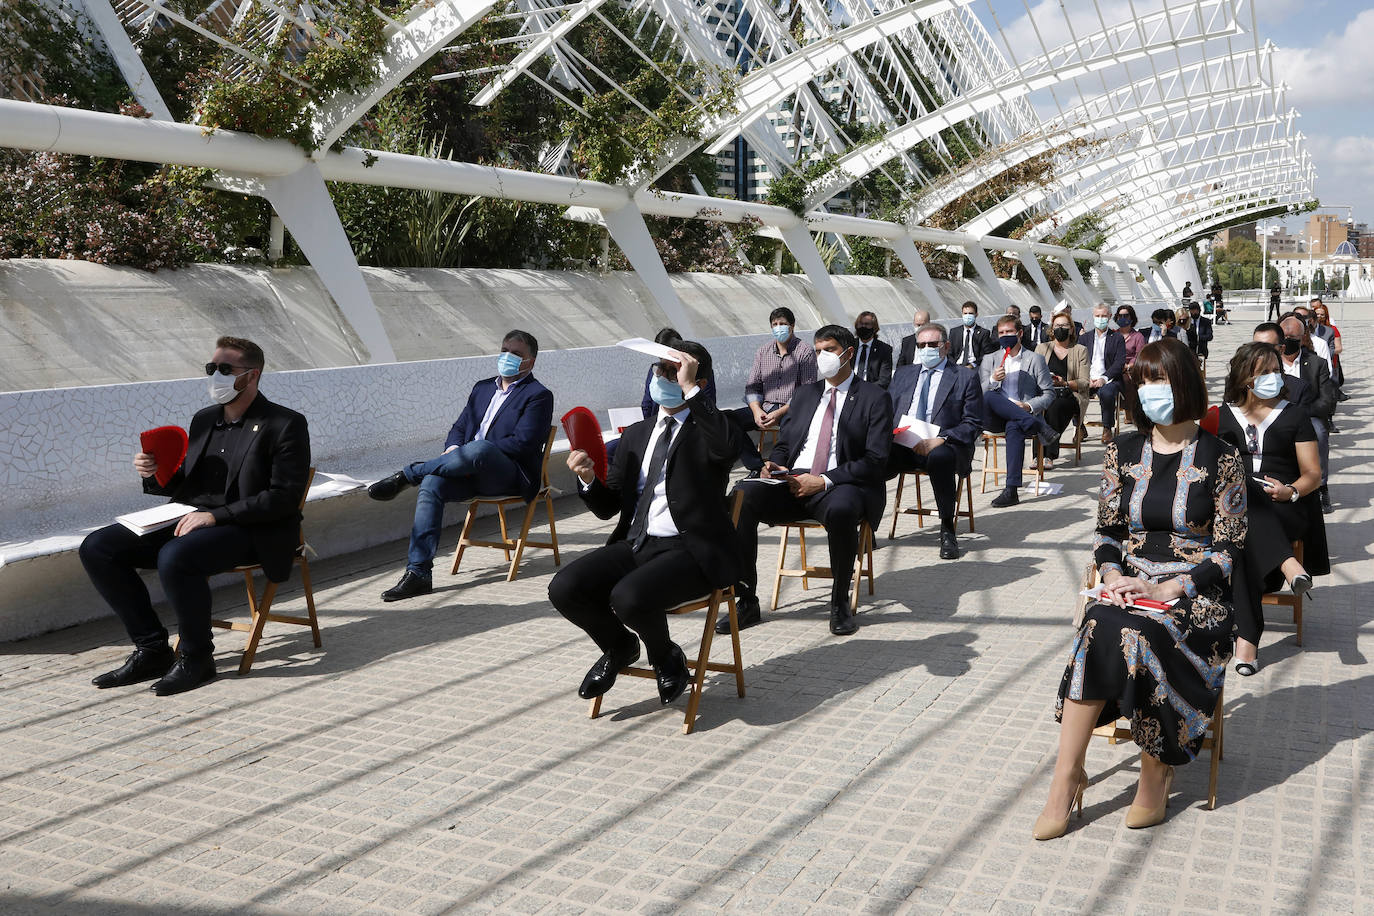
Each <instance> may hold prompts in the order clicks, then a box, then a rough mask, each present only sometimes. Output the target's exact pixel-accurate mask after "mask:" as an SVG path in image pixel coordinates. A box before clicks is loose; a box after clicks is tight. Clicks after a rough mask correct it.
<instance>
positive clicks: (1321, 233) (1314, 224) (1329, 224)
mask: <svg viewBox="0 0 1374 916" xmlns="http://www.w3.org/2000/svg"><path fill="white" fill-rule="evenodd" d="M1348 228H1349V227H1348V225H1347V223H1346V222H1345V221H1344V220H1342V219H1341V218H1340V217H1338V216H1336V215H1335V214H1333V213H1313V214H1312V215H1311V216H1309V217H1308V218H1307V231H1306V233H1305V235H1306V236H1307V238H1309V239H1311V240H1312V242H1311V245H1312V250H1311V251H1310V252H1309V254H1311V255H1312V256H1313V257H1318V258H1320V257H1325V256H1326V255H1328V254H1330V253H1331V252H1333V251H1335V250H1336V249H1337V248H1338V247H1339V246H1340V244H1341V242H1344V241H1346V240H1347V236H1348Z"/></svg>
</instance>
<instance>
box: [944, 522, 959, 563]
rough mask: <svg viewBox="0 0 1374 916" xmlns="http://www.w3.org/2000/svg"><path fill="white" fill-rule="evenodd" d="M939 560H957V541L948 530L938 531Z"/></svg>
mask: <svg viewBox="0 0 1374 916" xmlns="http://www.w3.org/2000/svg"><path fill="white" fill-rule="evenodd" d="M940 559H942V560H957V559H959V539H958V538H956V537H955V536H954V532H953V531H950V530H949V529H948V528H941V529H940Z"/></svg>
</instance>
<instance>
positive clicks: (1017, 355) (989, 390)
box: [978, 315, 1059, 509]
mask: <svg viewBox="0 0 1374 916" xmlns="http://www.w3.org/2000/svg"><path fill="white" fill-rule="evenodd" d="M996 342H997V350H995V351H994V352H992V353H989V354H988V355H987V356H984V357H983V361H982V362H981V363H980V364H979V366H978V377H979V379H980V381H981V382H982V385H983V428H984V429H987V430H990V431H993V432H999V431H1000V432H1005V434H1006V437H1007V485H1006V489H1004V490H1003V491H1002V492H1001V494H1000V495H999V496H998V497H997V498H996V499H994V500H993V501H992V505H993V507H994V508H997V509H1001V508H1003V507H1005V506H1014V505H1016V504H1017V503H1019V502H1020V501H1021V499H1020V497H1019V496H1018V495H1017V491H1018V490H1020V489H1021V465H1022V464H1023V463H1024V461H1025V455H1026V439H1028V438H1030V437H1031V436H1037V437H1039V439H1040V441H1042V442H1044V443H1046V444H1049V443H1052V442H1054V441H1055V440H1056V439H1058V438H1059V434H1058V433H1056V432H1055V431H1054V428H1053V427H1052V426H1050V425H1049V424H1048V423H1046V422H1045V421H1044V419H1043V418H1041V416H1040V414H1042V413H1044V412H1045V408H1046V407H1048V406H1050V403H1051V402H1052V401H1053V400H1054V382H1053V380H1052V379H1051V378H1050V367H1049V364H1048V363H1046V362H1045V357H1043V356H1041V355H1040V354H1038V353H1032V352H1031V351H1029V350H1027V349H1025V348H1023V347H1022V346H1021V320H1020V319H1019V318H1016V317H1015V316H1012V315H1003V316H1002V317H1001V318H999V319H997V341H996Z"/></svg>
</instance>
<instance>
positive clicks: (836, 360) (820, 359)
mask: <svg viewBox="0 0 1374 916" xmlns="http://www.w3.org/2000/svg"><path fill="white" fill-rule="evenodd" d="M844 363H845V361H844V360H843V359H841V358H840V354H838V353H831V352H830V351H829V350H821V351H820V352H818V353H817V354H816V374H817V375H819V376H820V377H821V378H823V379H832V378H834V377H835V374H836V373H837V372H839V371H840V367H842V366H843V365H844Z"/></svg>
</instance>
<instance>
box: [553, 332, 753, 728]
mask: <svg viewBox="0 0 1374 916" xmlns="http://www.w3.org/2000/svg"><path fill="white" fill-rule="evenodd" d="M674 355H675V356H677V357H678V359H679V360H680V361H679V362H676V363H674V362H671V361H667V360H665V361H664V362H661V363H659V364H657V365H656V366H655V367H654V377H653V379H652V381H651V382H650V389H649V393H650V395H651V396H652V397H653V399H654V402H655V403H657V404H658V405H659V409H658V412H657V413H656V414H655V415H654V416H652V417H650V418H648V419H645V420H641V421H640V422H639V423H636V424H634V425H633V426H631V427H630V428H628V429H626V430H625V434H624V435H623V436H621V438H620V446H619V448H617V449H616V451H615V462H614V464H613V465H612V466H611V468H610V470H609V472H608V473H607V475H606V481H605V482H604V483H603V482H602V481H601V480H599V479H598V478H597V477H596V474H595V472H594V470H593V465H592V460H591V458H589V457H588V456H587V453H586V452H584V451H581V450H574V451H573V452H572V453H571V454H570V455H569V456H568V467H569V468H570V469H571V470H572V471H573V472H574V473H575V474H577V476H578V479H579V480H580V481H581V483H580V484H579V485H578V493H579V494H580V495H581V497H582V499H583V501H584V502H586V504H587V506H588V507H589V508H590V509H591V510H592V512H593V513H595V514H596V516H597V518H603V519H604V518H610V517H611V516H612V515H615V514H616V513H617V512H619V513H620V521H619V522H618V523H617V524H616V527H615V531H614V532H612V534H611V539H610V541H609V542H608V543H607V544H606V545H605V546H604V547H600V548H598V549H596V550H594V551H592V552H591V553H589V554H587V555H585V556H582V557H578V558H577V559H576V560H574V561H573V562H571V563H569V564H568V565H567V566H565V567H563V569H562V570H561V571H559V573H558V574H557V575H555V576H554V577H553V581H552V582H551V583H549V600H550V601H551V602H553V606H554V607H555V608H557V609H558V613H560V614H562V615H563V616H564V617H566V618H567V619H568V620H569V621H571V622H572V623H574V624H576V625H577V626H578V627H581V628H582V630H584V631H585V632H586V634H587V635H588V636H590V637H591V638H592V641H593V642H595V643H596V645H597V648H599V649H600V650H601V652H602V655H601V658H599V659H597V662H596V664H594V665H592V667H591V670H589V671H588V672H587V676H586V677H584V678H583V679H582V685H581V687H579V688H578V691H577V695H578V696H580V697H582V698H583V699H584V700H590V699H593V698H594V697H599V696H601V695H602V694H604V693H605V692H606V691H608V690H610V689H611V687H612V685H614V684H615V680H616V675H617V674H618V673H619V672H620V669H622V668H624V667H626V666H627V665H631V664H634V662H635V661H637V660H638V659H639V644H640V641H641V640H642V641H643V642H644V648H645V649H646V650H647V651H648V653H649V661H650V662H651V663H652V664H653V666H654V673H655V674H656V675H657V677H656V680H657V682H658V698H659V700H660V701H661V702H662V703H663V704H664V705H667V704H668V703H671V702H673V700H675V699H677V698H678V697H679V696H680V695H681V694H682V691H683V690H684V689H686V687H687V684H688V682H689V681H690V679H691V678H690V673H689V671H688V669H687V660H686V659H685V658H684V657H683V654H682V649H681V648H679V647H678V645H677V644H676V643H674V642H673V641H672V639H670V638H669V633H668V616H667V611H668V609H669V608H673V607H676V606H678V605H679V604H682V603H683V602H684V601H691V600H692V599H693V598H700V597H702V596H704V595H706V594H708V593H709V592H710V591H711V590H712V589H713V588H722V587H725V586H727V585H730V584H731V583H732V582H734V581H735V579H736V577H737V576H738V572H739V561H738V558H737V555H736V553H735V531H734V525H733V523H732V522H731V520H730V513H729V510H728V509H727V507H726V499H725V486H726V484H727V482H728V481H729V477H730V468H731V466H732V465H733V464H734V463H735V459H736V458H737V457H738V456H739V450H740V446H741V444H742V440H743V438H744V437H743V434H742V433H741V432H740V431H739V427H738V426H737V425H735V423H734V422H733V421H732V420H730V419H729V418H728V417H727V416H726V415H725V414H723V413H722V412H721V411H719V410H718V409H716V405H715V402H713V401H712V400H710V399H709V398H707V397H706V396H705V394H704V393H703V392H704V388H703V386H704V385H705V383H706V380H707V379H709V378H710V377H711V355H710V354H709V353H708V352H706V348H705V347H703V346H702V345H701V344H699V343H695V342H693V341H688V340H684V341H679V342H678V343H676V344H674ZM726 626H727V628H728V626H729V619H728V617H727V618H726Z"/></svg>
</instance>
